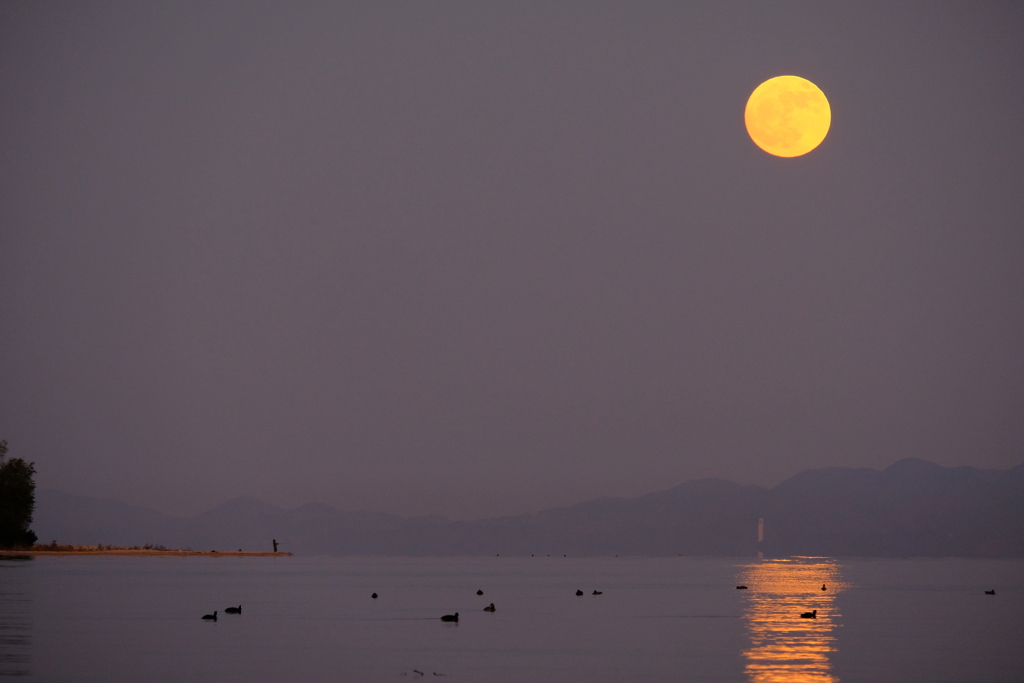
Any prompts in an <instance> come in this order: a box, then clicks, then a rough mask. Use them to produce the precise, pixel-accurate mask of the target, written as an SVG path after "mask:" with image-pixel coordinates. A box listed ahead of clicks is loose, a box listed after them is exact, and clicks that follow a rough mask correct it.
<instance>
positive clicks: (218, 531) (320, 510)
mask: <svg viewBox="0 0 1024 683" xmlns="http://www.w3.org/2000/svg"><path fill="white" fill-rule="evenodd" d="M762 518H763V519H764V520H765V540H764V542H763V543H760V544H759V543H758V542H757V523H758V520H759V519H762ZM34 528H35V530H36V532H37V533H38V534H39V536H40V539H41V541H44V542H45V541H48V540H50V539H56V540H58V541H60V542H66V543H78V544H96V543H103V544H113V545H143V544H145V543H153V544H162V545H165V546H168V547H172V546H173V547H192V548H196V549H234V548H243V549H268V548H269V546H270V541H271V539H273V538H276V539H278V541H280V542H281V544H282V548H283V549H287V550H291V551H294V552H299V553H305V554H338V555H351V554H385V555H488V554H503V555H531V554H536V555H547V554H550V555H561V554H567V555H575V556H578V555H611V554H618V555H652V556H669V555H725V556H751V555H755V554H756V553H757V552H758V551H759V550H760V551H762V552H764V553H765V554H766V556H786V555H837V556H865V557H871V556H879V557H917V556H922V557H937V556H962V557H1024V464H1022V465H1019V466H1017V467H1014V468H1011V469H1008V470H982V469H977V468H973V467H942V466H940V465H937V464H935V463H931V462H928V461H926V460H920V459H917V458H906V459H903V460H900V461H898V462H896V463H894V464H893V465H891V466H890V467H888V468H886V469H884V470H881V471H879V470H872V469H866V468H843V467H829V468H822V469H814V470H805V471H803V472H800V473H799V474H797V475H795V476H793V477H791V478H789V479H787V480H786V481H784V482H782V483H781V484H779V485H778V486H776V487H775V488H773V489H770V490H769V489H765V488H762V487H758V486H743V485H740V484H735V483H732V482H729V481H724V480H721V479H699V480H694V481H689V482H685V483H683V484H679V485H678V486H674V487H672V488H671V489H668V490H666V491H658V492H655V493H649V494H647V495H644V496H640V497H637V498H598V499H595V500H589V501H584V502H581V503H578V504H576V505H572V506H569V507H564V508H551V509H547V510H542V511H540V512H537V513H526V514H521V515H515V516H508V517H497V518H491V519H482V520H473V521H455V522H453V521H450V520H447V519H444V518H442V517H436V516H424V517H415V518H411V519H406V518H401V517H397V516H395V515H389V514H386V513H376V512H344V511H341V510H337V509H335V508H333V507H331V506H329V505H325V504H323V503H308V504H306V505H302V506H300V507H297V508H294V509H291V510H285V509H282V508H279V507H276V506H274V505H271V504H269V503H266V502H264V501H261V500H258V499H255V498H249V497H241V498H236V499H233V500H229V501H226V502H225V503H222V504H220V505H218V506H216V507H214V508H212V509H210V510H208V511H206V512H204V513H202V514H201V515H198V516H196V517H193V518H190V519H176V518H171V517H166V516H164V515H161V514H159V513H157V512H153V511H152V510H146V509H145V508H140V507H137V506H130V505H126V504H124V503H118V502H116V501H103V500H97V499H93V498H87V497H84V496H74V495H72V494H67V493H62V492H59V491H52V490H40V491H39V492H38V503H37V512H36V522H35V525H34Z"/></svg>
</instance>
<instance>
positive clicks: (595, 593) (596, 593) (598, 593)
mask: <svg viewBox="0 0 1024 683" xmlns="http://www.w3.org/2000/svg"><path fill="white" fill-rule="evenodd" d="M591 595H604V591H594V592H593V593H591Z"/></svg>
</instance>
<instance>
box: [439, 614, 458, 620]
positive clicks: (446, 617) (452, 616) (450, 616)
mask: <svg viewBox="0 0 1024 683" xmlns="http://www.w3.org/2000/svg"><path fill="white" fill-rule="evenodd" d="M458 620H459V613H458V612H456V613H455V614H446V615H444V616H443V617H441V621H455V622H457V621H458Z"/></svg>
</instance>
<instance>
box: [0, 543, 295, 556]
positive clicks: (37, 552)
mask: <svg viewBox="0 0 1024 683" xmlns="http://www.w3.org/2000/svg"><path fill="white" fill-rule="evenodd" d="M12 555H17V556H22V557H23V556H25V555H32V556H38V557H44V556H51V555H53V556H71V555H77V556H82V555H125V556H131V557H192V556H203V557H291V553H286V552H283V551H282V552H271V551H266V552H263V551H257V550H181V549H179V550H172V549H162V548H123V547H116V546H95V545H75V546H58V547H57V548H48V547H47V546H33V547H32V548H27V549H25V550H13V549H11V550H7V549H0V557H5V556H7V557H9V556H12Z"/></svg>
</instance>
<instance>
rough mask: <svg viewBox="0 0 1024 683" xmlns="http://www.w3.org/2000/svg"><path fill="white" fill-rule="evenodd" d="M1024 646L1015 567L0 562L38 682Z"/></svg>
mask: <svg viewBox="0 0 1024 683" xmlns="http://www.w3.org/2000/svg"><path fill="white" fill-rule="evenodd" d="M737 584H743V585H746V586H748V587H749V589H748V590H736V585H737ZM822 584H825V586H826V590H824V591H823V590H821V587H822ZM991 588H995V589H996V593H997V594H996V595H994V596H990V595H985V594H984V590H986V589H991ZM478 589H482V590H483V591H484V595H482V596H477V595H476V591H477V590H478ZM577 589H579V590H582V591H583V592H584V593H585V595H583V596H582V597H577V596H576V595H575V593H576V590H577ZM595 589H596V590H600V591H603V594H602V595H593V594H592V593H593V591H594V590H595ZM373 592H376V593H378V594H379V596H380V597H379V598H378V599H376V600H373V599H371V598H370V594H371V593H373ZM491 602H493V603H494V604H495V605H496V607H497V611H496V612H494V613H488V612H484V611H483V607H485V606H486V605H488V604H489V603H491ZM239 604H241V605H242V606H243V609H242V612H243V613H242V614H241V615H238V616H235V615H228V614H224V613H223V610H224V608H225V607H228V606H230V605H239ZM215 609H216V610H219V611H220V614H219V619H218V621H217V622H216V623H210V622H203V621H201V620H200V619H199V617H200V616H202V615H203V614H206V613H208V612H212V611H213V610H215ZM811 610H817V615H818V616H817V618H816V619H813V620H812V619H801V618H800V616H799V615H800V613H801V612H806V611H811ZM456 611H457V612H459V617H460V618H459V623H458V624H447V623H443V622H441V621H440V620H439V618H438V617H440V615H442V614H448V613H451V612H456ZM1021 643H1024V561H1020V560H1007V561H998V560H839V559H831V558H791V559H789V560H764V561H758V560H743V559H721V558H714V559H693V558H671V559H638V558H589V559H573V558H553V557H552V558H548V557H544V558H498V557H496V558H325V557H323V558H304V557H291V558H229V557H225V558H216V559H215V558H206V557H193V558H177V557H175V558H157V557H141V558H125V557H90V558H76V557H55V558H36V559H32V560H12V559H5V560H0V676H19V677H23V678H28V679H36V680H40V681H65V680H66V681H104V682H111V683H116V682H120V681H142V680H146V681H249V682H257V683H258V682H261V681H290V680H295V681H393V680H416V679H419V678H421V676H420V675H419V674H417V673H416V672H415V671H416V670H419V671H422V672H424V676H422V678H430V679H432V680H433V679H435V678H436V677H441V675H443V676H444V677H448V678H451V679H453V680H462V681H541V682H544V681H633V680H635V681H751V682H756V683H760V682H769V681H822V682H826V681H827V682H832V681H1021V680H1024V647H1022V646H1021ZM435 673H436V674H438V676H435Z"/></svg>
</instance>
